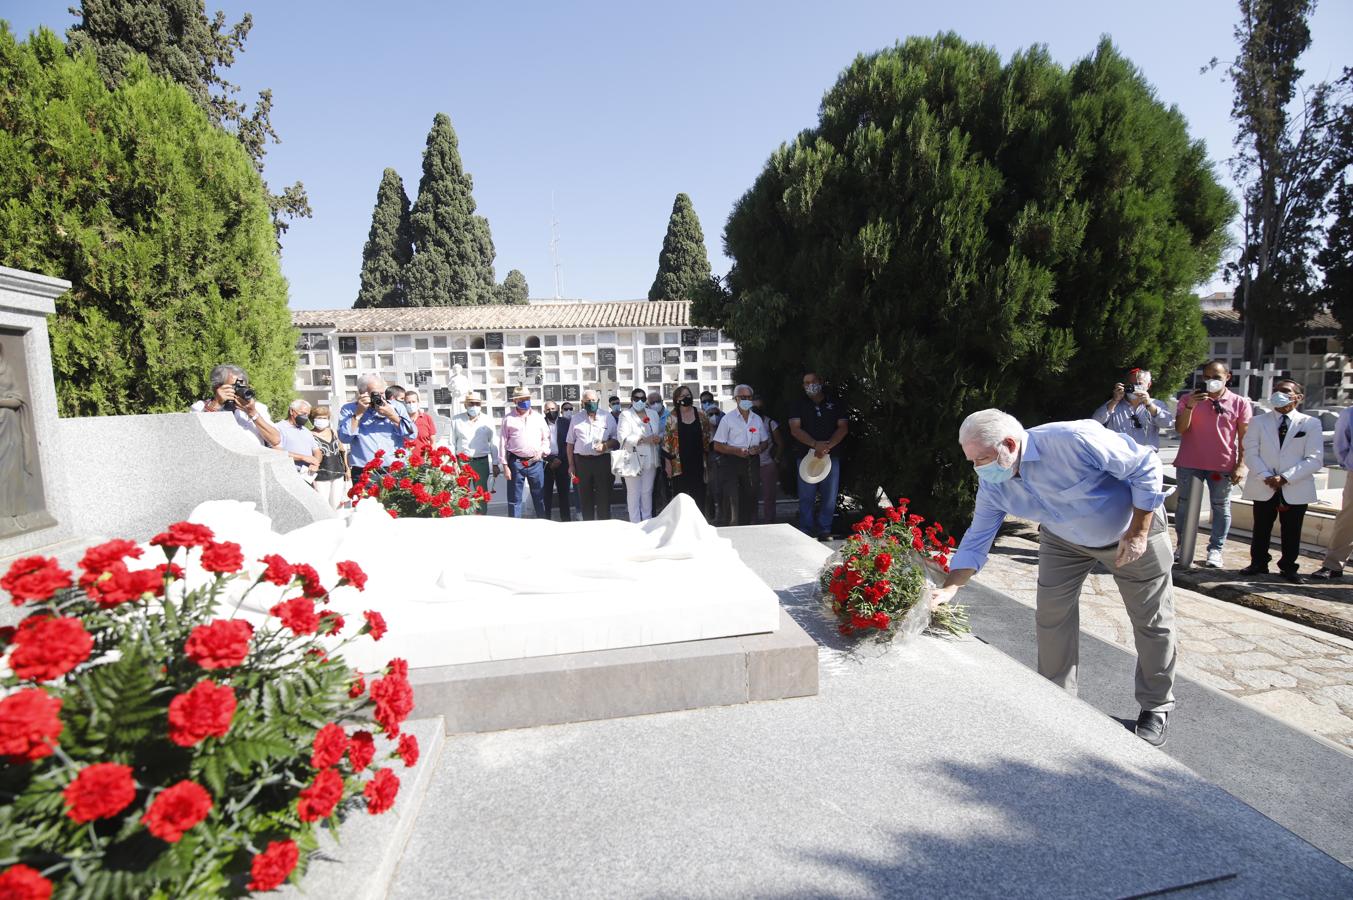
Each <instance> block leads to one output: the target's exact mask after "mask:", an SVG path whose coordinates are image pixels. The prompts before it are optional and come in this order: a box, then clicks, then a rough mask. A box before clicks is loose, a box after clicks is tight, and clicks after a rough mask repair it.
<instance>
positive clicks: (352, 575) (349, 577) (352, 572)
mask: <svg viewBox="0 0 1353 900" xmlns="http://www.w3.org/2000/svg"><path fill="white" fill-rule="evenodd" d="M338 583H339V584H340V585H343V584H350V585H352V586H353V587H355V588H357V590H359V591H364V590H366V573H365V572H363V571H362V567H361V566H359V565H357V563H355V562H353V561H352V560H350V559H345V560H343V561H342V562H341V563H339V564H338Z"/></svg>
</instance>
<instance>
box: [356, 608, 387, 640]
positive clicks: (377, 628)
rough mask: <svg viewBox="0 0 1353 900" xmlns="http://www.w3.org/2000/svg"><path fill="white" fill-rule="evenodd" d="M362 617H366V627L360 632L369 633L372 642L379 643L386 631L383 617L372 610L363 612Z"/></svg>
mask: <svg viewBox="0 0 1353 900" xmlns="http://www.w3.org/2000/svg"><path fill="white" fill-rule="evenodd" d="M362 615H363V616H364V617H366V627H365V628H363V629H362V630H363V631H369V632H370V633H371V639H372V640H373V641H379V640H380V639H381V638H383V637H385V632H386V631H387V630H388V629H387V628H386V627H385V616H382V615H381V614H380V613H378V612H376V611H375V610H374V609H368V610H366V611H365V612H363V613H362Z"/></svg>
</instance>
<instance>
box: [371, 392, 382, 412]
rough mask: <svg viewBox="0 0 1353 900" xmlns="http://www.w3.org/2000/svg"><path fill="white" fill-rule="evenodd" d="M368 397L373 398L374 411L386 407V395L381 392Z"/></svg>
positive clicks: (372, 393)
mask: <svg viewBox="0 0 1353 900" xmlns="http://www.w3.org/2000/svg"><path fill="white" fill-rule="evenodd" d="M368 396H369V397H370V398H371V408H372V409H376V408H378V407H381V406H384V405H385V394H383V393H381V392H380V391H372V392H371V393H370V394H369V395H368Z"/></svg>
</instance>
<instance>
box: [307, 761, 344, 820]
mask: <svg viewBox="0 0 1353 900" xmlns="http://www.w3.org/2000/svg"><path fill="white" fill-rule="evenodd" d="M342 799H343V776H342V775H340V774H338V770H337V769H321V770H320V771H319V772H318V773H316V775H315V780H314V781H312V782H311V783H310V786H309V787H308V788H304V789H302V791H301V793H300V796H298V797H297V798H296V812H297V814H298V815H299V816H300V817H301V821H302V822H314V821H315V820H316V819H327V818H328V817H329V816H331V815H333V812H334V807H336V806H338V801H340V800H342Z"/></svg>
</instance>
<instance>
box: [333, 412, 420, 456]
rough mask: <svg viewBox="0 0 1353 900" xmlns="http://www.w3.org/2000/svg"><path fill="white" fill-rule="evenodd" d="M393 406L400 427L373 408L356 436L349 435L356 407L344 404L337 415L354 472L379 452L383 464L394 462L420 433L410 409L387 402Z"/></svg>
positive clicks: (340, 432)
mask: <svg viewBox="0 0 1353 900" xmlns="http://www.w3.org/2000/svg"><path fill="white" fill-rule="evenodd" d="M385 402H386V403H390V404H393V405H394V407H395V410H396V411H397V412H398V413H399V424H398V425H396V424H395V423H394V422H391V421H390V420H389V419H388V418H386V417H385V416H384V415H382V414H381V413H379V412H377V411H376V409H375V408H374V407H370V406H368V407H367V409H366V414H365V415H363V416H362V418H361V421H360V422H359V423H358V426H357V433H356V434H351V433H350V432H349V431H348V428H349V427H350V425H349V423H350V421H351V420H352V417H353V416H354V415H355V414H356V412H357V404H356V403H344V404H343V408H342V409H341V410H339V412H338V439H339V440H340V441H342V442H343V443H345V444H347V445H348V462H349V464H351V466H352V467H353V468H354V469H360V468H361V467H362V466H364V465H366V464H367V463H368V462H370V461H371V460H372V459H374V458H375V456H376V451H377V450H384V451H385V456H384V458H383V459H384V462H385V464H386V465H389V464H390V463H391V462H394V455H395V451H396V450H398V449H400V448H401V447H403V446H404V442H405V441H406V440H408V439H409V438H411V437H413V436H414V435H416V434H417V433H418V429H417V428H416V427H414V424H413V419H411V418H409V410H408V408H407V407H406V406H405V405H404V404H403V403H401V402H400V401H398V400H386V401H385Z"/></svg>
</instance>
